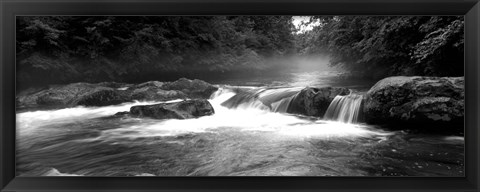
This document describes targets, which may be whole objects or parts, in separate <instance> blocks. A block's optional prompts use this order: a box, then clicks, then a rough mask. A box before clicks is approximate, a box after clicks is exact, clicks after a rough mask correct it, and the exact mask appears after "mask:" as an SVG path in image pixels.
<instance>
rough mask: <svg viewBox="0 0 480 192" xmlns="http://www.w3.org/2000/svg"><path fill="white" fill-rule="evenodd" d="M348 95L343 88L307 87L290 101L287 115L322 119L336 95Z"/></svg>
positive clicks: (347, 91)
mask: <svg viewBox="0 0 480 192" xmlns="http://www.w3.org/2000/svg"><path fill="white" fill-rule="evenodd" d="M349 93H350V90H348V89H347V88H343V87H322V88H316V87H307V88H305V89H302V90H301V91H300V92H299V93H298V94H297V95H296V96H295V97H294V98H293V99H292V101H291V102H290V104H289V106H288V108H287V113H291V114H301V115H307V116H315V117H323V116H324V115H325V112H326V111H327V109H328V106H329V105H330V103H331V102H332V101H333V99H334V98H335V97H336V96H337V95H348V94H349Z"/></svg>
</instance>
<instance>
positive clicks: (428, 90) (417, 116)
mask: <svg viewBox="0 0 480 192" xmlns="http://www.w3.org/2000/svg"><path fill="white" fill-rule="evenodd" d="M464 98H465V91H464V77H420V76H414V77H405V76H398V77H389V78H385V79H383V80H380V81H379V82H377V84H375V85H374V86H373V87H372V88H371V89H370V90H369V91H368V93H367V94H366V96H365V104H364V112H365V120H366V122H367V123H371V124H388V125H392V126H409V127H412V128H415V127H422V128H423V129H430V128H432V129H436V128H442V127H444V128H445V127H449V128H450V129H453V128H455V127H456V128H462V130H463V125H464V123H463V119H464V105H465V100H464Z"/></svg>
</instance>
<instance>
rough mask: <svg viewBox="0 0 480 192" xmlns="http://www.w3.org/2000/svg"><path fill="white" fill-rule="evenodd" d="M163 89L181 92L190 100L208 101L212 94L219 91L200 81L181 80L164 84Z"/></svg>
mask: <svg viewBox="0 0 480 192" xmlns="http://www.w3.org/2000/svg"><path fill="white" fill-rule="evenodd" d="M161 89H163V90H177V91H181V92H183V93H185V94H186V95H187V96H188V97H189V98H198V99H208V98H210V96H211V95H212V93H214V92H215V91H217V90H218V87H215V86H213V85H211V84H209V83H207V82H205V81H202V80H198V79H194V80H190V79H186V78H181V79H179V80H177V81H174V82H167V83H164V84H163V85H162V87H161Z"/></svg>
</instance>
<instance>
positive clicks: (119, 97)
mask: <svg viewBox="0 0 480 192" xmlns="http://www.w3.org/2000/svg"><path fill="white" fill-rule="evenodd" d="M129 101H131V98H130V97H129V95H128V93H127V92H126V91H119V90H116V89H112V88H105V87H99V88H95V89H94V90H91V91H89V92H87V93H84V94H81V95H80V96H78V97H77V98H75V99H74V101H73V102H72V103H71V105H73V106H76V105H83V106H108V105H118V104H121V103H124V102H129Z"/></svg>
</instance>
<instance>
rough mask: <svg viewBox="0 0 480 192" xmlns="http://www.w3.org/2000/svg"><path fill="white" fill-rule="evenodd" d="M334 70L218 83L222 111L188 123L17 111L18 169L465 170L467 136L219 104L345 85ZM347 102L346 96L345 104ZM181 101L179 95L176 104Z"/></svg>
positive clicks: (362, 85) (79, 111)
mask: <svg viewBox="0 0 480 192" xmlns="http://www.w3.org/2000/svg"><path fill="white" fill-rule="evenodd" d="M337 75H338V73H336V72H335V71H327V72H325V71H323V72H319V71H309V72H298V73H291V74H290V75H287V76H283V77H278V76H277V77H268V76H265V77H263V78H256V77H250V78H236V77H235V78H230V79H222V80H215V81H213V80H212V81H210V82H211V83H215V84H219V86H221V87H222V88H221V89H220V90H219V91H217V92H216V93H214V94H213V95H212V97H211V98H210V100H209V101H210V102H211V104H212V106H213V107H214V110H215V114H214V115H212V116H205V117H201V118H197V119H188V120H154V119H141V118H130V117H122V118H119V117H111V116H112V115H113V114H115V113H117V112H120V111H128V110H129V108H130V107H131V106H134V105H139V104H142V105H145V104H155V103H158V102H151V101H139V102H134V103H123V104H121V105H115V106H107V107H81V106H79V107H74V108H66V109H56V110H46V111H28V112H21V113H17V146H16V147H17V148H16V149H17V150H16V151H17V156H16V160H17V175H19V176H463V175H464V138H463V137H462V136H453V135H432V134H428V135H427V134H414V133H410V132H407V131H393V130H390V129H388V128H387V127H378V126H373V125H366V124H364V123H361V122H360V123H344V122H339V121H335V120H324V119H318V118H312V117H304V116H299V115H291V114H286V113H283V112H281V111H278V110H277V111H275V110H273V111H272V110H265V109H262V108H259V107H258V106H255V105H242V106H239V107H237V108H226V107H224V106H223V105H221V104H222V103H223V102H225V101H227V100H228V99H229V98H231V97H232V96H234V95H235V94H236V93H235V92H233V91H232V89H233V88H238V87H239V86H240V87H241V88H245V89H264V88H267V87H275V86H281V87H283V88H285V87H286V88H287V89H288V90H299V89H301V88H302V87H305V86H343V87H348V88H350V89H352V90H354V91H356V92H364V91H366V90H368V88H369V87H370V86H372V85H373V83H372V82H362V81H350V82H349V81H340V80H338V79H335V78H334V77H336V76H337ZM340 100H341V99H339V101H340ZM170 102H174V101H170Z"/></svg>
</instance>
